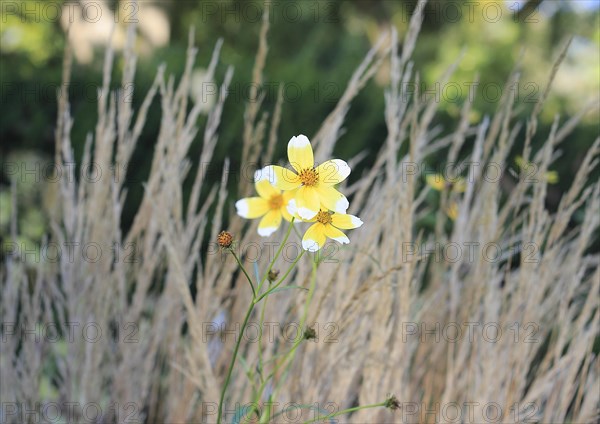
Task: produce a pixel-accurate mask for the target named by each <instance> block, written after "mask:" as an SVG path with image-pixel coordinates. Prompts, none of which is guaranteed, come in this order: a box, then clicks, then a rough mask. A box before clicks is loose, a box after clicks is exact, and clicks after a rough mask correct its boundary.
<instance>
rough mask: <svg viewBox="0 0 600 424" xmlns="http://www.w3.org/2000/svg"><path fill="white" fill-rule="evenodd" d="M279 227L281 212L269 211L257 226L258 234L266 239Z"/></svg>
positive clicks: (276, 210)
mask: <svg viewBox="0 0 600 424" xmlns="http://www.w3.org/2000/svg"><path fill="white" fill-rule="evenodd" d="M280 225H281V212H279V210H278V209H272V210H270V211H269V212H268V213H267V214H266V215H265V216H263V218H262V219H261V220H260V223H259V224H258V234H259V235H260V236H262V237H268V236H270V235H271V234H273V233H274V232H275V231H277V229H278V228H279V226H280Z"/></svg>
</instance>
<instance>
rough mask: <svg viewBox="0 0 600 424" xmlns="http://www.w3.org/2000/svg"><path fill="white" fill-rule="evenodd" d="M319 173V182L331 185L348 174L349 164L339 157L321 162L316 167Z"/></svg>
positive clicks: (340, 180) (339, 181)
mask: <svg viewBox="0 0 600 424" xmlns="http://www.w3.org/2000/svg"><path fill="white" fill-rule="evenodd" d="M316 170H317V173H318V174H319V184H323V185H325V186H332V185H334V184H339V183H341V182H342V181H344V180H345V179H346V178H348V175H350V166H348V164H347V163H346V162H345V161H343V160H341V159H332V160H328V161H325V162H323V163H322V164H321V165H319V166H317V168H316Z"/></svg>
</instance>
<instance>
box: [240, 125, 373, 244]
mask: <svg viewBox="0 0 600 424" xmlns="http://www.w3.org/2000/svg"><path fill="white" fill-rule="evenodd" d="M287 150H288V160H289V162H290V165H291V166H292V168H293V170H291V169H287V168H283V167H281V166H277V165H269V166H266V167H264V168H262V169H260V170H258V171H256V173H255V175H254V184H255V187H256V192H257V193H258V196H257V197H248V198H245V199H241V200H238V201H237V202H236V204H235V207H236V209H237V213H238V215H240V216H241V217H243V218H247V219H255V218H261V220H260V223H259V224H258V234H259V235H261V236H263V237H268V236H270V235H271V234H273V233H274V232H275V231H276V230H277V229H278V228H279V226H280V225H281V221H282V219H285V220H286V221H292V218H294V222H311V223H313V224H312V225H311V226H310V227H309V228H308V230H307V231H306V233H305V234H304V237H303V238H302V247H303V248H304V249H305V250H308V251H311V252H316V251H318V250H319V249H321V248H322V247H323V246H324V245H325V242H326V240H327V238H330V239H332V240H335V241H337V242H339V243H342V244H346V243H349V242H350V240H348V237H346V235H345V234H344V233H343V232H342V231H340V230H350V229H354V228H358V227H360V226H361V225H362V224H363V222H362V221H361V220H360V218H358V217H356V216H353V215H348V214H346V211H347V210H348V206H349V203H348V199H346V196H344V195H343V194H342V193H340V192H339V191H338V190H337V189H336V188H335V186H336V184H339V183H341V182H342V181H344V180H345V179H346V178H347V177H348V175H350V167H349V166H348V164H347V163H346V162H344V161H343V160H340V159H332V160H328V161H326V162H323V163H322V164H320V165H319V166H315V160H314V156H313V150H312V147H311V145H310V141H309V140H308V138H307V137H306V136H304V135H299V136H297V137H292V138H291V140H290V141H289V143H288V149H287Z"/></svg>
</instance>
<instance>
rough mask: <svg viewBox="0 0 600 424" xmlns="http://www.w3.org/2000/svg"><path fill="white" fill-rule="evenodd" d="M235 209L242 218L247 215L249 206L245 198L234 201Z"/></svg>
mask: <svg viewBox="0 0 600 424" xmlns="http://www.w3.org/2000/svg"><path fill="white" fill-rule="evenodd" d="M235 209H236V211H237V214H238V215H239V216H241V217H242V218H247V217H248V212H249V210H250V207H249V206H248V201H247V200H246V199H240V200H238V201H237V202H235Z"/></svg>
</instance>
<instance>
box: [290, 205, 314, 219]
mask: <svg viewBox="0 0 600 424" xmlns="http://www.w3.org/2000/svg"><path fill="white" fill-rule="evenodd" d="M296 211H297V213H298V216H299V217H300V218H302V219H306V220H309V219H313V218H314V217H315V216H317V213H319V211H313V210H311V209H308V208H304V207H301V208H297V210H296Z"/></svg>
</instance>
